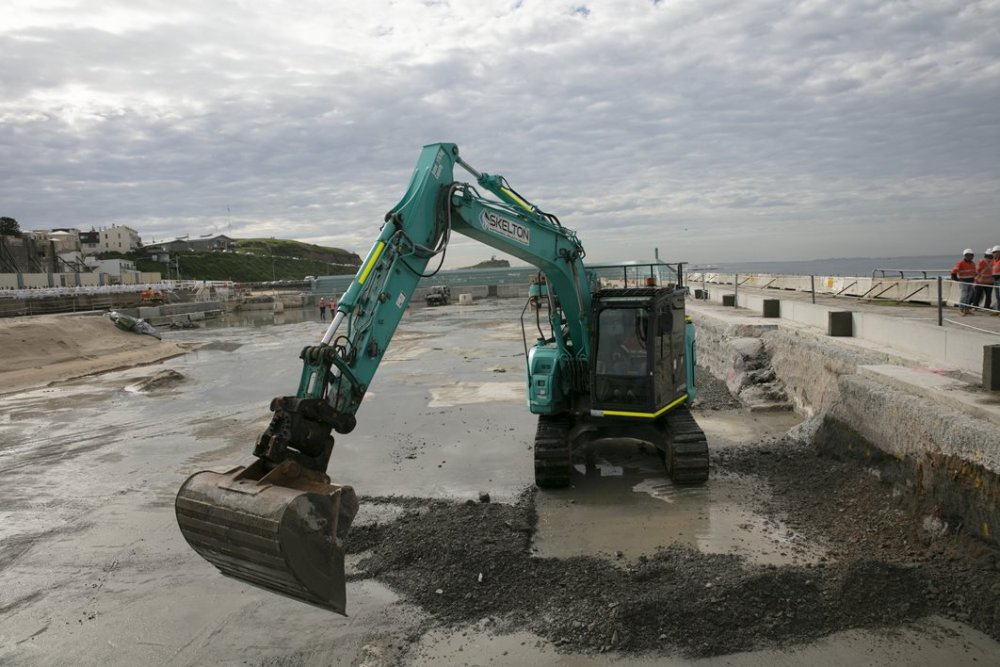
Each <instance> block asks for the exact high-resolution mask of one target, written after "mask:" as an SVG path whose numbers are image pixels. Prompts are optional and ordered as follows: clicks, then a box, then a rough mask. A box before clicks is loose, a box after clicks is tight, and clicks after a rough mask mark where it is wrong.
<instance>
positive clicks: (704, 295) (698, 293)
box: [694, 289, 708, 300]
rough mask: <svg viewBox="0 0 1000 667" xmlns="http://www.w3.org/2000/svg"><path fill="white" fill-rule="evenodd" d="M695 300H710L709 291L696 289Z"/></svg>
mask: <svg viewBox="0 0 1000 667" xmlns="http://www.w3.org/2000/svg"><path fill="white" fill-rule="evenodd" d="M694 298H695V299H698V300H702V299H707V298H708V290H703V289H696V290H695V291H694Z"/></svg>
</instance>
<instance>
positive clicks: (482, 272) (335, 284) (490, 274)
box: [313, 255, 981, 293]
mask: <svg viewBox="0 0 1000 667" xmlns="http://www.w3.org/2000/svg"><path fill="white" fill-rule="evenodd" d="M980 257H981V255H977V256H976V259H977V260H978V259H979V258H980ZM959 259H960V257H950V256H945V255H930V256H923V257H831V258H827V259H813V260H798V261H790V262H720V263H718V264H711V263H702V264H693V263H692V264H689V265H687V266H685V268H684V271H685V272H686V273H696V272H699V270H700V269H702V268H703V267H704V268H705V270H707V271H711V272H713V273H770V274H789V275H805V276H808V275H817V276H871V275H872V273H873V272H874V271H877V270H879V269H885V270H887V271H886V275H892V274H891V272H892V271H897V272H898V271H900V270H905V271H907V272H908V273H907V274H906V275H907V276H908V277H919V275H920V274H919V273H918V272H921V271H926V272H927V275H928V277H932V276H937V275H941V274H947V273H948V271H950V270H951V267H953V266H954V265H955V262H957V261H958V260H959ZM615 264H617V263H615V262H606V263H605V262H591V263H589V264H588V266H592V267H593V266H608V265H615ZM628 264H640V262H629V263H628ZM642 266H643V267H644V268H642V269H639V268H638V267H636V269H635V270H629V271H628V272H627V273H628V276H629V280H630V281H633V280H638V279H639V278H640V277H641V276H644V275H646V273H647V272H648V271H649V264H648V263H647V264H643V265H642ZM537 271H538V270H537V269H535V268H532V267H530V266H523V265H522V266H512V267H510V268H506V269H451V270H444V271H441V272H440V273H438V274H437V275H436V276H434V277H433V278H427V279H424V280H423V281H422V282H421V284H422V285H423V286H424V287H427V286H430V285H448V286H450V287H452V288H453V289H457V288H460V287H462V286H463V285H511V284H520V285H523V284H526V283H527V282H528V278H529V276H531V275H532V274H535V273H537ZM621 273H622V271H621V269H617V270H615V269H601V270H599V271H598V274H599V275H602V276H606V277H618V276H619V275H621ZM353 278H354V277H353V276H322V277H320V278H319V279H318V280H317V281H316V284H315V285H314V287H313V291H314V292H324V293H334V292H343V291H344V290H346V289H347V287H348V285H350V283H351V280H353Z"/></svg>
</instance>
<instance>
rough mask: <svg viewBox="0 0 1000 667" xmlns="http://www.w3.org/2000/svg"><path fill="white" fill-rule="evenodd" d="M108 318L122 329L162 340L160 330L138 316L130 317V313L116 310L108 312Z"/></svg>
mask: <svg viewBox="0 0 1000 667" xmlns="http://www.w3.org/2000/svg"><path fill="white" fill-rule="evenodd" d="M108 318H109V319H110V320H111V321H112V322H114V323H115V326H116V327H118V328H119V329H121V330H122V331H131V332H133V333H137V334H144V335H146V336H152V337H153V338H155V339H157V340H162V338H161V337H160V332H159V331H157V330H156V328H155V327H153V325H151V324H150V323H149V322H147V321H146V320H143V319H140V318H138V317H132V316H131V315H126V314H125V313H119V312H118V311H117V310H112V311H111V312H109V313H108Z"/></svg>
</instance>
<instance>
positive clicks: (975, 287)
mask: <svg viewBox="0 0 1000 667" xmlns="http://www.w3.org/2000/svg"><path fill="white" fill-rule="evenodd" d="M975 260H976V253H975V252H973V251H972V248H966V249H965V251H964V252H963V253H962V259H960V260H958V263H957V264H955V268H953V269H952V270H951V279H952V280H954V281H957V282H960V283H962V295H961V297H960V300H959V304H958V308H959V310H960V311H961V312H962V314H963V315H969V314H970V313H972V311H973V309H975V308H983V309H985V310H990V309H992V310H993V312H992V313H990V314H991V315H993V316H997V315H1000V245H997V246H993V247H992V248H987V249H986V252H984V253H983V258H982V259H981V260H979V261H978V262H977V261H975ZM994 293H995V294H994ZM994 297H996V298H994Z"/></svg>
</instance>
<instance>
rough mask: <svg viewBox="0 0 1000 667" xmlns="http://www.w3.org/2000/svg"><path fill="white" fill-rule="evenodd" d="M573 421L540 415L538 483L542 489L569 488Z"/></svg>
mask: <svg viewBox="0 0 1000 667" xmlns="http://www.w3.org/2000/svg"><path fill="white" fill-rule="evenodd" d="M572 427H573V419H572V418H571V417H568V416H565V415H539V416H538V430H537V431H536V432H535V484H536V485H538V486H539V487H541V488H543V489H559V488H564V487H567V486H569V473H570V468H571V466H572V454H571V452H570V447H569V431H570V429H571V428H572Z"/></svg>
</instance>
